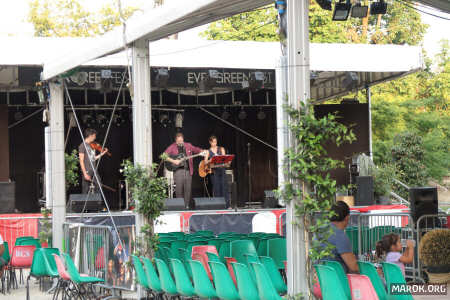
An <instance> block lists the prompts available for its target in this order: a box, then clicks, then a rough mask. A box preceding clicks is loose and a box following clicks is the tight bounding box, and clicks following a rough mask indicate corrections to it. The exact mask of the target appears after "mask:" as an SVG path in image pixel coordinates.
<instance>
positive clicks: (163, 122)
mask: <svg viewBox="0 0 450 300" xmlns="http://www.w3.org/2000/svg"><path fill="white" fill-rule="evenodd" d="M159 123H161V125H162V126H163V127H164V128H165V127H167V125H169V123H170V119H169V115H168V114H166V113H163V114H160V115H159Z"/></svg>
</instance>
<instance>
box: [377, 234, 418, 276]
mask: <svg viewBox="0 0 450 300" xmlns="http://www.w3.org/2000/svg"><path fill="white" fill-rule="evenodd" d="M375 251H376V255H377V256H378V257H379V258H382V257H383V256H384V260H385V261H386V262H389V263H394V264H396V265H397V266H399V267H400V270H402V273H403V276H405V264H410V263H412V262H413V259H414V241H412V240H408V241H406V250H405V252H403V253H401V251H402V243H401V240H400V236H399V235H398V234H395V233H390V234H387V235H385V236H383V238H382V239H381V241H378V242H377V245H376V250H375Z"/></svg>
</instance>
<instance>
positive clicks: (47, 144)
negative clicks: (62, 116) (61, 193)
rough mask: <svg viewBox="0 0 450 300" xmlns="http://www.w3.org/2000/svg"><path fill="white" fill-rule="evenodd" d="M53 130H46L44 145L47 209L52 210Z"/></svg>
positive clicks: (46, 128) (47, 127)
mask: <svg viewBox="0 0 450 300" xmlns="http://www.w3.org/2000/svg"><path fill="white" fill-rule="evenodd" d="M50 133H51V130H50V126H46V127H45V128H44V143H45V145H44V146H45V207H46V208H48V209H51V208H52V207H53V198H52V193H51V186H52V176H51V174H52V173H51V169H52V159H51V154H52V152H51V151H50V150H51V148H52V144H51V134H50Z"/></svg>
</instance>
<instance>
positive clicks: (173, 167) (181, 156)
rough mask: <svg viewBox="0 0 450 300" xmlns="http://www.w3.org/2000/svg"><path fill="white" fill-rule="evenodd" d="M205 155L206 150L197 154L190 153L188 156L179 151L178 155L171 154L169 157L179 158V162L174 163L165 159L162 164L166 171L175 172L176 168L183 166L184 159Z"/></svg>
mask: <svg viewBox="0 0 450 300" xmlns="http://www.w3.org/2000/svg"><path fill="white" fill-rule="evenodd" d="M205 155H206V151H203V152H200V153H198V154H194V155H190V156H186V155H185V154H183V153H180V154H178V155H171V156H170V158H171V159H177V160H180V161H181V162H180V164H178V165H176V164H173V163H171V162H168V161H165V163H164V166H165V167H166V169H167V170H168V171H170V172H175V171H176V170H178V169H180V168H183V167H184V162H185V161H186V160H189V159H191V158H194V157H197V156H205Z"/></svg>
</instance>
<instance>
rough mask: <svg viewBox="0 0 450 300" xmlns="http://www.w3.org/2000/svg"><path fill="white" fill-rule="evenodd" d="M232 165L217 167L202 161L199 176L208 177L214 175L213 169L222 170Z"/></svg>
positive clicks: (199, 166) (219, 165)
mask: <svg viewBox="0 0 450 300" xmlns="http://www.w3.org/2000/svg"><path fill="white" fill-rule="evenodd" d="M229 165H230V164H229V163H226V164H217V165H211V164H207V163H205V161H204V160H202V161H201V162H200V164H199V165H198V175H199V176H200V177H202V178H204V177H206V176H207V175H208V174H211V173H212V169H214V168H222V167H228V166H229Z"/></svg>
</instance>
